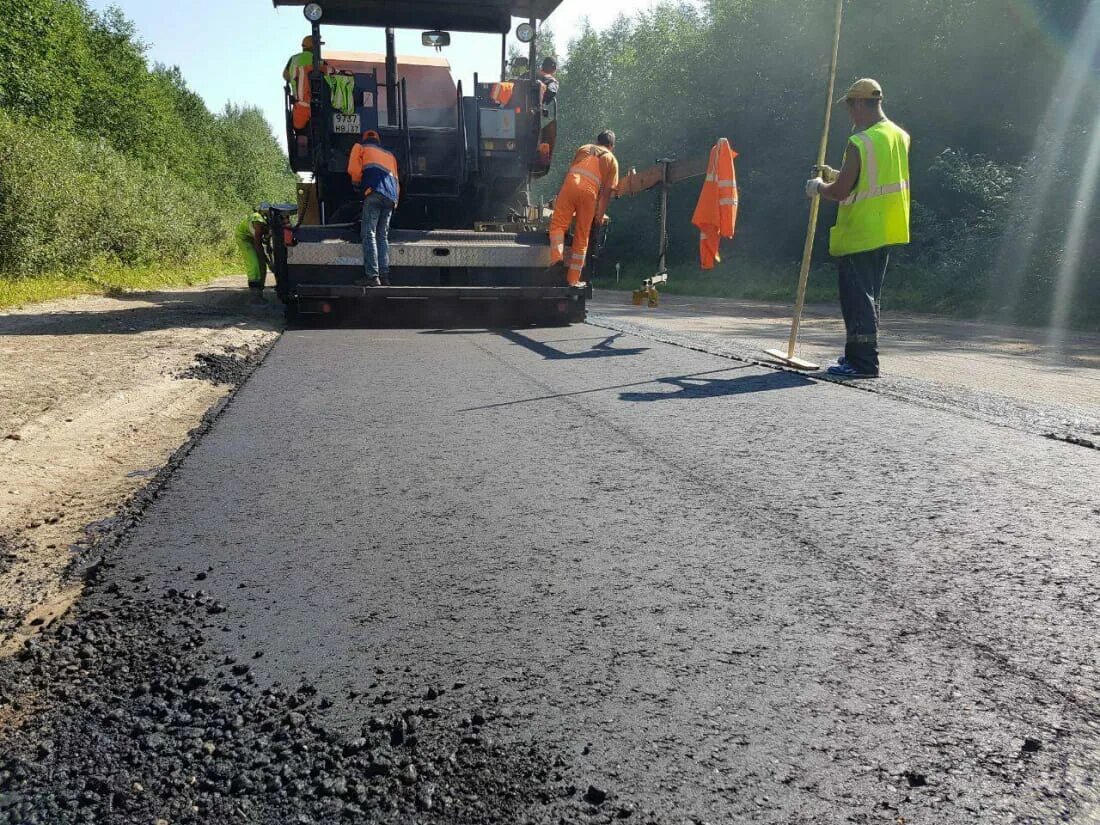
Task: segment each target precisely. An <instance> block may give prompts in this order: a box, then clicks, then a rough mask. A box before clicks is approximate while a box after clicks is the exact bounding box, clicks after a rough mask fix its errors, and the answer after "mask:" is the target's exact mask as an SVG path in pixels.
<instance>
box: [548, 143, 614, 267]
mask: <svg viewBox="0 0 1100 825" xmlns="http://www.w3.org/2000/svg"><path fill="white" fill-rule="evenodd" d="M614 149H615V133H614V132H612V131H611V130H610V129H608V130H606V131H603V132H600V134H599V136H598V137H597V138H596V142H595V143H594V144H593V143H588V144H585V145H584V146H582V147H581V148H580V149H578V150H577V154H576V155H574V157H573V163H572V165H570V167H569V171H568V172H566V173H565V182H564V183H563V184H562V187H561V191H560V192H558V197H557V198H556V199H555V200H554V216H553V217H552V218H551V219H550V262H551V265H553V266H556V267H559V268H562V269H565V273H566V274H565V277H566V282H567V283H568V284H569V285H570V286H576V285H577V284H579V283H580V282H581V273H582V272H583V271H584V262H585V258H586V256H587V255H588V242H589V239H590V238H591V236H592V231H593V228H598V227H600V226H602V225H603V224H604V223H605V222H606V220H607V206H608V204H609V203H610V202H611V196H612V195H613V194H614V192H615V187H616V186H618V185H619V162H618V161H617V160H616V159H615V155H614ZM574 221H575V224H576V225H575V227H574V229H573V247H572V249H570V250H569V261H568V264H566V262H565V233H566V232H568V231H569V224H570V223H573V222H574Z"/></svg>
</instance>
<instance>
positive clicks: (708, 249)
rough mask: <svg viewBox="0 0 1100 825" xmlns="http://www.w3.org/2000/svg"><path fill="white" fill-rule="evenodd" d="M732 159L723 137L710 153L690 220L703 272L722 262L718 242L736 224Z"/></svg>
mask: <svg viewBox="0 0 1100 825" xmlns="http://www.w3.org/2000/svg"><path fill="white" fill-rule="evenodd" d="M736 157H737V153H736V152H735V151H733V149H732V148H731V147H730V143H729V141H728V140H726V139H725V138H721V139H720V140H719V141H718V143H716V144H715V145H714V148H713V149H711V150H710V163H709V164H708V165H707V179H706V181H705V182H704V183H703V191H702V193H701V194H700V195H699V203H698V204H696V206H695V215H694V216H693V217H692V219H691V222H692V223H693V224H694V225H695V226H696V227H698V229H699V261H700V263H701V264H702V266H703V269H714V265H715V264H716V263H718V262H720V261H721V260H722V258H721V257H720V256H719V254H718V245H719V243H720V239H721V238H732V237H733V233H734V229H735V227H736V225H737V207H738V197H737V173H736V172H735V171H734V168H733V159H734V158H736Z"/></svg>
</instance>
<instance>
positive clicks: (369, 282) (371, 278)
mask: <svg viewBox="0 0 1100 825" xmlns="http://www.w3.org/2000/svg"><path fill="white" fill-rule="evenodd" d="M355 285H356V286H382V279H381V278H379V277H378V276H377V275H368V276H367V277H366V278H358V279H356V281H355Z"/></svg>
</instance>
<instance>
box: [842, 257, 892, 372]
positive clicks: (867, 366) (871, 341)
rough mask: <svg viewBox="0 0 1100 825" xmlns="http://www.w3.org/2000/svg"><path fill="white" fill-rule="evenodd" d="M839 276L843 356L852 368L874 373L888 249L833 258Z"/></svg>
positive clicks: (877, 366) (888, 262)
mask: <svg viewBox="0 0 1100 825" xmlns="http://www.w3.org/2000/svg"><path fill="white" fill-rule="evenodd" d="M836 263H837V270H838V272H839V275H840V311H841V313H842V314H843V315H844V327H845V329H846V330H847V332H848V341H847V344H846V345H845V347H844V357H845V359H846V360H847V361H848V363H849V364H850V365H851V366H852V368H853V369H856V370H858V371H859V372H862V373H866V374H867V375H878V369H879V364H878V315H879V300H880V298H881V297H882V283H883V281H884V280H885V279H886V267H887V266H889V264H890V249H889V248H888V247H884V248H882V249H873V250H871V251H870V252H857V253H856V254H855V255H845V256H843V257H840V258H837V259H836Z"/></svg>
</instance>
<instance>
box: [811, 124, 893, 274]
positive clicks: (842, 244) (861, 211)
mask: <svg viewBox="0 0 1100 825" xmlns="http://www.w3.org/2000/svg"><path fill="white" fill-rule="evenodd" d="M849 142H850V143H851V144H852V145H853V146H855V147H856V149H858V150H859V162H860V167H859V180H858V181H857V182H856V188H855V189H854V190H852V194H851V195H849V196H848V199H847V200H845V201H843V202H842V203H841V204H840V210H839V211H838V212H837V218H836V226H834V227H833V231H832V234H831V236H830V239H829V252H830V254H832V255H834V256H837V257H840V256H843V255H855V254H856V253H857V252H870V251H871V250H873V249H881V248H882V247H884V246H896V245H899V244H907V243H909V204H910V197H909V142H910V141H909V134H908V133H907V132H906V131H905V130H904V129H902V128H901V127H900V126H898V125H897V124H896V123H891V122H890V121H889V120H883V121H880V122H879V123H876V124H875V125H874V126H871V127H870V128H868V129H865V130H864V131H862V132H858V133H856V134H854V135H852V137H851V138H850V139H849Z"/></svg>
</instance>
